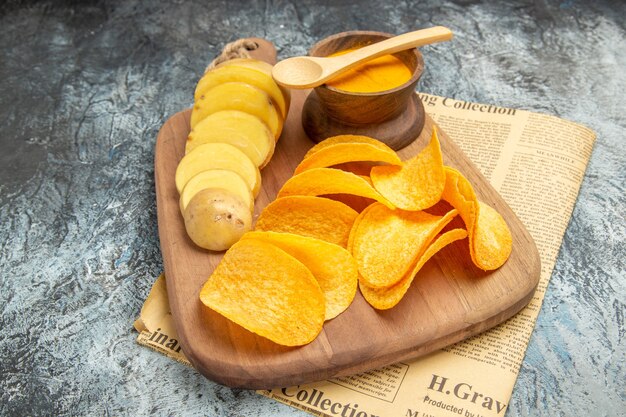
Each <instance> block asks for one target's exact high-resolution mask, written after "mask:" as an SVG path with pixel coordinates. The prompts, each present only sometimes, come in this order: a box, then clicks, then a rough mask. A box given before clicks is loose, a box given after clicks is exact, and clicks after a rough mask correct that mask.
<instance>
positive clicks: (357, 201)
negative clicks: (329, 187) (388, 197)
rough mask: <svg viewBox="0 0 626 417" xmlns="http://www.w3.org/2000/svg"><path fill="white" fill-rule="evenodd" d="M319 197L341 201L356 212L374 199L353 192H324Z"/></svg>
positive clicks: (363, 208)
mask: <svg viewBox="0 0 626 417" xmlns="http://www.w3.org/2000/svg"><path fill="white" fill-rule="evenodd" d="M320 197H324V198H327V199H331V200H334V201H338V202H340V203H343V204H345V205H346V206H348V207H350V208H351V209H352V210H354V211H356V212H357V214H358V213H360V212H362V211H363V210H365V208H366V207H367V206H369V205H370V204H372V203H373V202H375V201H376V200H374V199H372V198H367V197H361V196H359V195H353V194H324V195H321V196H320Z"/></svg>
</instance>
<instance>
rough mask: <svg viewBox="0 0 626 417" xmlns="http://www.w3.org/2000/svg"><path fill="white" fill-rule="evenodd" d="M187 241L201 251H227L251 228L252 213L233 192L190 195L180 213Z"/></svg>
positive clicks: (207, 191) (209, 190)
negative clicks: (187, 236)
mask: <svg viewBox="0 0 626 417" xmlns="http://www.w3.org/2000/svg"><path fill="white" fill-rule="evenodd" d="M183 218H184V220H185V229H186V230H187V235H189V238H191V240H192V241H193V242H194V243H195V244H196V245H198V246H200V247H201V248H204V249H209V250H214V251H222V250H226V249H228V248H230V247H231V246H232V245H233V244H234V243H235V242H237V241H238V240H239V239H240V238H241V236H243V234H244V233H246V232H247V231H249V230H250V229H251V228H252V212H251V211H250V210H249V208H248V206H247V205H246V203H244V201H242V200H241V198H239V197H238V196H236V195H235V194H234V193H232V192H230V191H228V190H224V189H221V188H205V189H203V190H200V191H199V192H198V193H196V195H194V196H193V198H192V199H191V201H190V202H189V204H188V205H187V208H186V209H185V212H184V214H183Z"/></svg>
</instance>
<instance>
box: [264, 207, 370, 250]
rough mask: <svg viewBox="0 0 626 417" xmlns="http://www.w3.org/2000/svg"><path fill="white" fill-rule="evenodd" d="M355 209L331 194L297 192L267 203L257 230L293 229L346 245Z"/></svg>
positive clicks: (355, 214)
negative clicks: (325, 195) (300, 193)
mask: <svg viewBox="0 0 626 417" xmlns="http://www.w3.org/2000/svg"><path fill="white" fill-rule="evenodd" d="M358 215H359V213H357V212H356V211H354V210H353V209H351V208H350V207H348V206H346V205H345V204H343V203H340V202H338V201H333V200H330V199H328V198H322V197H315V196H305V195H294V196H288V197H281V198H278V199H276V200H274V201H273V202H271V203H270V204H268V205H267V206H266V207H265V208H264V209H263V211H262V212H261V214H260V215H259V218H258V220H257V222H256V226H255V230H260V231H274V232H285V233H294V234H298V235H302V236H309V237H314V238H318V239H322V240H325V241H327V242H330V243H334V244H336V245H339V246H342V247H344V248H345V247H346V245H347V243H348V236H349V235H350V230H351V229H352V223H353V222H354V219H356V217H357V216H358Z"/></svg>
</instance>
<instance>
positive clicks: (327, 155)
mask: <svg viewBox="0 0 626 417" xmlns="http://www.w3.org/2000/svg"><path fill="white" fill-rule="evenodd" d="M367 161H375V162H385V163H388V164H392V165H397V166H398V167H399V166H401V165H402V161H401V160H400V157H399V156H398V154H396V152H395V151H394V150H393V149H391V148H389V149H383V148H381V147H379V146H376V145H373V144H371V143H358V142H356V143H336V144H330V145H328V146H325V147H323V148H322V149H319V150H318V151H316V152H314V153H313V154H311V155H310V156H308V157H306V158H304V159H303V160H302V162H300V164H299V165H298V166H297V167H296V170H295V171H294V174H299V173H301V172H302V171H306V170H307V169H311V168H325V167H330V166H334V165H338V164H345V163H347V162H367ZM442 171H443V168H442ZM367 173H368V175H369V171H368V172H367ZM442 177H443V174H442ZM442 188H443V184H442Z"/></svg>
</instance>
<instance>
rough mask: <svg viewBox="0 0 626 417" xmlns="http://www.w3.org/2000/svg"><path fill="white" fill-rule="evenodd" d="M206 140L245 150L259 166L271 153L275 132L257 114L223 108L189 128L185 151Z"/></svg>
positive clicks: (263, 163) (262, 165) (274, 143)
mask: <svg viewBox="0 0 626 417" xmlns="http://www.w3.org/2000/svg"><path fill="white" fill-rule="evenodd" d="M205 143H228V144H230V145H233V146H234V147H236V148H238V149H239V150H240V151H242V152H243V153H245V154H246V155H247V156H248V158H250V160H251V161H252V162H253V163H254V164H255V165H256V166H257V167H259V168H262V167H264V166H265V165H266V164H267V163H268V162H269V160H270V158H271V157H272V155H273V154H274V147H275V146H276V141H275V140H274V135H273V134H272V132H271V131H270V130H269V129H268V127H267V125H265V123H263V122H262V121H261V120H260V119H259V118H258V117H256V116H254V115H252V114H249V113H245V112H243V111H239V110H223V111H219V112H216V113H213V114H211V115H209V116H207V117H206V118H205V119H204V120H202V121H201V122H200V123H198V124H197V125H196V126H194V127H193V128H192V129H191V132H190V133H189V136H188V137H187V144H186V146H185V152H187V153H189V152H191V151H192V150H194V149H195V148H196V147H198V146H200V145H203V144H205Z"/></svg>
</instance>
